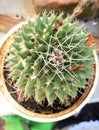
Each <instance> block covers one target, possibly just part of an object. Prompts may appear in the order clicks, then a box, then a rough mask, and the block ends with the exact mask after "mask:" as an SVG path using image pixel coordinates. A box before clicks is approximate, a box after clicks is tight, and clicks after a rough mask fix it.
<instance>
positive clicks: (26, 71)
mask: <svg viewBox="0 0 99 130" xmlns="http://www.w3.org/2000/svg"><path fill="white" fill-rule="evenodd" d="M32 71H33V70H32V69H31V67H30V66H26V67H25V68H24V69H23V70H22V74H23V75H30V74H32Z"/></svg>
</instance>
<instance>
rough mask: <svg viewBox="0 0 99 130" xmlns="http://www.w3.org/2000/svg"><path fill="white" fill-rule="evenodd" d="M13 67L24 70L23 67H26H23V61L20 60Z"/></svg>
mask: <svg viewBox="0 0 99 130" xmlns="http://www.w3.org/2000/svg"><path fill="white" fill-rule="evenodd" d="M13 69H19V70H22V69H24V67H23V65H22V63H21V62H19V63H17V64H15V65H14V66H13Z"/></svg>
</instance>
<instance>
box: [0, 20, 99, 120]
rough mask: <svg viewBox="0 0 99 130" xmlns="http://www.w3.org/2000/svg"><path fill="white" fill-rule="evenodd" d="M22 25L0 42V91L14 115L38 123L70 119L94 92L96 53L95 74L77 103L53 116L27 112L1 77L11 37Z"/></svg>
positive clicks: (96, 71) (95, 56)
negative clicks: (9, 104)
mask: <svg viewBox="0 0 99 130" xmlns="http://www.w3.org/2000/svg"><path fill="white" fill-rule="evenodd" d="M22 24H26V22H23V23H20V24H18V25H16V26H15V27H14V28H12V29H11V30H10V31H9V32H8V33H7V34H6V35H5V36H4V37H3V38H2V40H1V42H0V90H1V92H2V93H3V95H4V97H5V98H6V99H7V100H8V102H10V103H11V104H12V106H13V107H14V108H15V110H16V114H18V115H20V116H22V117H25V118H27V119H29V120H33V121H38V122H53V121H59V120H62V119H64V118H67V117H70V116H71V115H73V114H75V113H77V112H78V111H79V110H80V109H81V108H82V107H83V106H84V105H85V104H86V103H87V102H88V100H89V98H90V97H91V95H92V94H93V92H94V89H95V86H96V83H97V80H98V72H99V68H98V60H97V55H96V52H95V51H94V52H93V55H94V58H95V63H96V64H95V74H94V77H93V79H90V80H89V87H87V89H86V91H85V92H84V94H83V95H82V96H81V97H80V98H79V99H78V100H77V102H76V103H75V104H74V105H73V106H71V107H69V108H68V109H66V110H64V111H61V112H59V113H55V114H39V113H34V112H32V111H29V110H27V109H25V108H24V107H22V106H21V105H19V104H18V103H17V102H16V101H15V100H14V99H13V98H12V96H11V95H10V93H9V92H8V90H7V87H6V85H5V81H4V76H3V64H4V59H5V56H6V52H7V50H8V49H9V46H10V44H11V41H12V37H11V36H12V35H15V32H16V30H18V29H19V28H21V26H22Z"/></svg>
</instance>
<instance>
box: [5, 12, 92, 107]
mask: <svg viewBox="0 0 99 130" xmlns="http://www.w3.org/2000/svg"><path fill="white" fill-rule="evenodd" d="M92 39H93V37H92V35H89V34H87V33H86V32H85V29H84V28H83V27H82V26H79V25H78V22H77V21H74V22H72V23H71V22H70V18H69V16H68V17H67V18H63V13H61V14H60V15H56V14H55V13H53V12H51V13H49V14H47V13H46V12H44V13H43V15H42V17H40V16H37V17H36V18H35V20H34V21H32V20H29V21H28V22H27V24H23V26H22V28H21V29H19V30H17V31H16V35H15V36H13V41H12V44H11V47H10V50H9V52H8V53H9V54H8V56H7V66H8V67H9V71H10V74H9V77H10V78H11V79H12V80H13V82H14V83H15V88H16V89H17V90H20V91H22V92H23V94H24V97H25V98H27V97H31V96H32V97H34V99H35V101H36V102H37V103H39V104H42V101H44V100H45V99H46V100H47V101H48V104H49V105H53V103H54V101H55V100H56V99H59V101H60V102H61V103H65V104H66V105H68V104H70V102H69V100H70V99H71V100H72V99H75V98H76V97H77V93H78V92H79V91H80V89H81V88H83V89H84V88H85V87H86V86H87V84H88V83H87V79H89V78H91V77H92V75H93V71H92V69H91V66H92V65H93V64H94V58H93V44H92V43H91V40H92Z"/></svg>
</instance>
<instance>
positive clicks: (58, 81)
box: [52, 76, 61, 88]
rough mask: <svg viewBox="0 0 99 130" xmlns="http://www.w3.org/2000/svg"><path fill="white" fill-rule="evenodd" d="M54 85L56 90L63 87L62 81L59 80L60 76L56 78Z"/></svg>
mask: <svg viewBox="0 0 99 130" xmlns="http://www.w3.org/2000/svg"><path fill="white" fill-rule="evenodd" d="M52 83H53V85H54V88H59V87H60V86H61V80H60V79H59V77H58V76H55V78H54V80H53V82H52Z"/></svg>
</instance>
